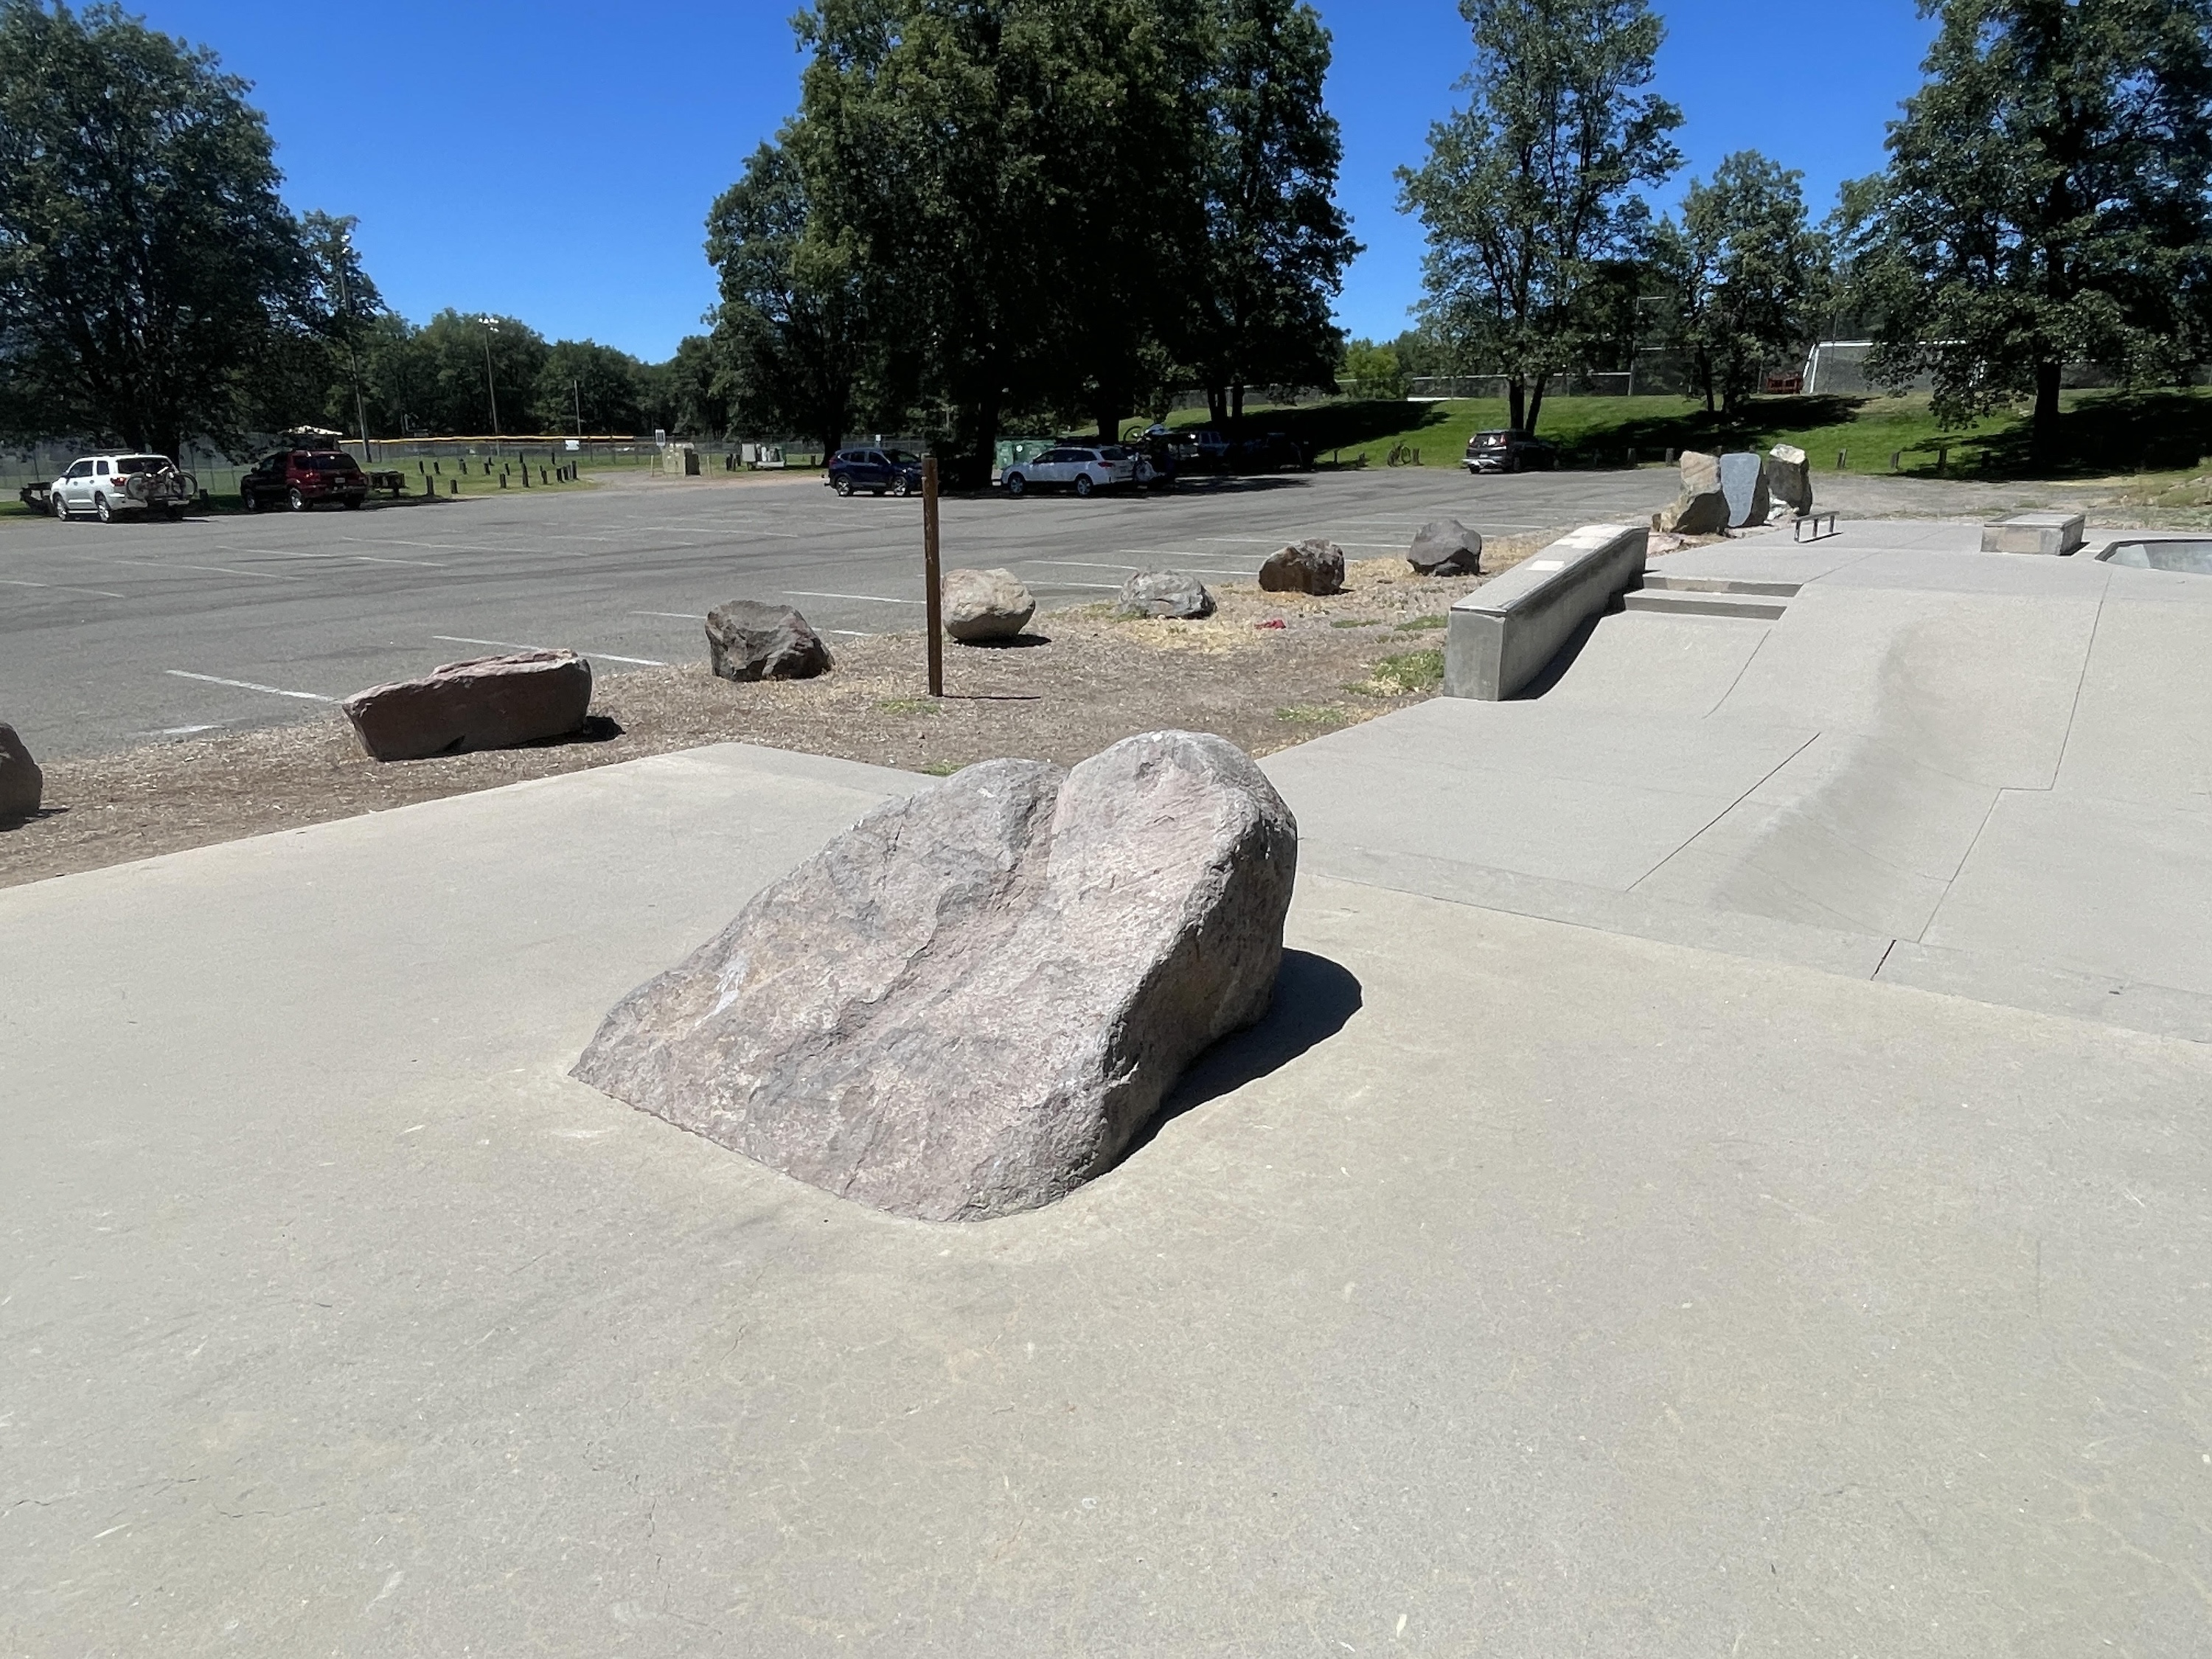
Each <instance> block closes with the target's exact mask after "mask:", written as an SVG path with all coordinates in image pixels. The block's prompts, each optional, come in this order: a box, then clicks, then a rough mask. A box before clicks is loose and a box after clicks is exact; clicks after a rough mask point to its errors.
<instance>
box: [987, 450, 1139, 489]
mask: <svg viewBox="0 0 2212 1659" xmlns="http://www.w3.org/2000/svg"><path fill="white" fill-rule="evenodd" d="M1136 481H1137V457H1135V456H1134V455H1133V454H1131V453H1129V452H1128V451H1127V450H1126V449H1124V448H1122V447H1121V445H1119V444H1106V445H1103V446H1101V447H1096V448H1079V447H1076V446H1075V445H1073V444H1063V445H1061V446H1060V447H1058V448H1056V449H1048V450H1046V451H1045V453H1043V454H1042V455H1040V456H1038V457H1036V459H1034V460H1028V461H1019V462H1017V463H1016V464H1015V465H1012V466H1010V467H1008V468H1007V469H1006V477H1005V478H1004V480H1003V481H1002V482H1004V483H1005V484H1006V494H1008V495H1024V494H1026V493H1028V492H1029V491H1030V490H1031V489H1052V488H1059V489H1073V491H1074V492H1075V493H1076V494H1077V495H1089V494H1091V491H1093V490H1094V489H1109V488H1110V487H1111V486H1113V485H1115V484H1126V483H1135V482H1136Z"/></svg>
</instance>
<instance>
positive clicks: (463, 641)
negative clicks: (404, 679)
mask: <svg viewBox="0 0 2212 1659" xmlns="http://www.w3.org/2000/svg"><path fill="white" fill-rule="evenodd" d="M430 637H431V638H432V639H434V640H436V641H439V642H440V643H441V644H445V645H495V646H497V647H499V648H500V649H501V650H502V651H551V650H554V649H556V648H557V647H553V646H550V645H518V644H517V643H516V642H515V641H513V640H472V639H470V638H468V637H467V636H466V635H462V634H433V635H430ZM577 654H578V655H579V656H584V657H604V658H605V659H607V660H608V661H609V662H634V663H635V664H636V665H638V666H639V667H641V668H665V667H667V666H668V665H667V664H666V663H665V662H663V661H661V660H660V659H659V658H658V657H617V655H615V653H613V652H611V651H581V652H579V653H577Z"/></svg>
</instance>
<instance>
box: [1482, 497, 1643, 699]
mask: <svg viewBox="0 0 2212 1659" xmlns="http://www.w3.org/2000/svg"><path fill="white" fill-rule="evenodd" d="M1650 539H1651V532H1650V530H1649V529H1648V528H1646V527H1645V526H1642V525H1626V524H1594V525H1585V526H1583V527H1582V528H1581V529H1580V530H1577V531H1575V532H1571V534H1568V535H1565V536H1563V537H1561V538H1559V540H1558V541H1556V542H1553V544H1551V545H1550V546H1549V547H1547V548H1546V549H1545V550H1543V551H1542V552H1541V553H1539V554H1537V555H1536V556H1534V557H1533V558H1529V559H1526V560H1523V561H1522V562H1521V563H1519V564H1516V565H1515V566H1514V567H1513V568H1511V569H1510V570H1508V571H1507V572H1506V573H1505V574H1504V575H1502V576H1499V577H1498V578H1497V580H1494V581H1492V582H1490V583H1488V584H1487V585H1486V586H1482V587H1479V588H1477V589H1475V591H1474V592H1472V593H1470V594H1468V596H1467V597H1466V598H1465V599H1461V600H1460V601H1459V602H1458V603H1457V604H1455V605H1453V606H1452V608H1451V621H1450V625H1449V631H1448V632H1447V633H1446V634H1445V635H1444V695H1445V696H1451V697H1474V698H1477V699H1480V700H1481V701H1483V702H1502V701H1504V699H1505V698H1507V697H1510V696H1512V695H1513V694H1514V693H1515V692H1516V691H1518V690H1521V688H1522V687H1523V686H1525V685H1527V684H1528V682H1529V681H1531V680H1533V679H1534V678H1536V676H1537V675H1538V674H1540V673H1541V672H1542V671H1543V670H1544V667H1545V665H1547V663H1549V662H1550V661H1551V660H1552V659H1553V657H1555V656H1557V655H1558V654H1559V647H1562V646H1564V645H1565V643H1566V642H1567V641H1568V640H1569V639H1570V638H1571V637H1572V636H1573V635H1574V632H1575V630H1576V629H1578V628H1580V627H1581V626H1582V625H1583V623H1586V622H1588V621H1589V619H1590V618H1591V617H1595V616H1599V615H1601V614H1602V613H1603V612H1604V611H1606V610H1607V607H1609V606H1610V605H1612V604H1613V599H1615V598H1616V597H1617V596H1618V595H1620V594H1621V593H1624V592H1626V591H1627V590H1628V589H1630V588H1632V587H1635V586H1638V585H1639V584H1640V583H1641V582H1642V580H1644V555H1645V552H1646V550H1648V548H1649V546H1650Z"/></svg>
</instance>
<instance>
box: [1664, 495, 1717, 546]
mask: <svg viewBox="0 0 2212 1659" xmlns="http://www.w3.org/2000/svg"><path fill="white" fill-rule="evenodd" d="M1651 527H1652V529H1654V530H1656V531H1659V532H1662V533H1663V534H1666V535H1670V536H1717V535H1719V534H1720V533H1721V532H1723V530H1726V529H1727V528H1728V497H1727V496H1725V495H1722V494H1721V492H1720V491H1719V490H1718V489H1706V490H1700V491H1699V492H1698V493H1697V494H1696V495H1690V494H1687V493H1685V494H1683V495H1677V496H1676V497H1675V498H1674V500H1673V501H1669V502H1668V503H1667V505H1666V506H1664V507H1661V508H1660V509H1659V510H1658V511H1657V512H1656V513H1653V514H1652V515H1651Z"/></svg>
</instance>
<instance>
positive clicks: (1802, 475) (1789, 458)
mask: <svg viewBox="0 0 2212 1659" xmlns="http://www.w3.org/2000/svg"><path fill="white" fill-rule="evenodd" d="M1766 488H1767V493H1768V494H1770V495H1772V496H1773V498H1774V500H1775V501H1776V503H1777V504H1778V505H1779V506H1782V507H1788V508H1789V509H1790V512H1791V513H1796V515H1797V516H1798V517H1800V518H1802V517H1803V516H1804V515H1805V514H1806V513H1810V512H1811V511H1812V510H1813V464H1812V462H1811V461H1810V460H1808V459H1807V458H1806V454H1805V452H1804V451H1803V450H1802V449H1800V448H1798V447H1797V446H1796V445H1795V444H1777V445H1775V446H1774V447H1773V448H1771V449H1770V450H1768V451H1767V452H1766Z"/></svg>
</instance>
